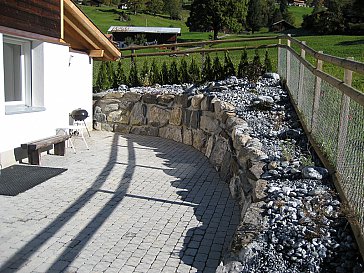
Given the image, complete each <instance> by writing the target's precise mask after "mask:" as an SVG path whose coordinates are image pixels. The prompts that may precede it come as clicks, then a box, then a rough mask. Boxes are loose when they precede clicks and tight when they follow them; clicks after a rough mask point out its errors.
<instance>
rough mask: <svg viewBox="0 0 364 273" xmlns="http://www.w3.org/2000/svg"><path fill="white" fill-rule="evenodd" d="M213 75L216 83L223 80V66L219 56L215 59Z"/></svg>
mask: <svg viewBox="0 0 364 273" xmlns="http://www.w3.org/2000/svg"><path fill="white" fill-rule="evenodd" d="M212 74H213V80H215V81H217V80H221V79H222V78H223V75H224V74H223V69H222V65H221V62H220V59H219V56H218V55H216V57H215V59H214V63H213V65H212Z"/></svg>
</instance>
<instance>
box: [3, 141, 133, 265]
mask: <svg viewBox="0 0 364 273" xmlns="http://www.w3.org/2000/svg"><path fill="white" fill-rule="evenodd" d="M119 138H120V135H117V134H115V135H114V136H113V141H112V145H111V147H110V155H109V160H108V162H107V163H106V165H105V167H104V168H103V170H102V171H101V172H100V174H99V175H98V176H97V177H96V179H95V180H94V182H93V184H92V185H91V186H90V187H89V188H88V189H87V190H86V191H85V192H84V193H83V194H81V195H80V196H79V197H78V198H77V200H76V201H74V202H73V203H72V204H71V205H70V206H69V207H68V208H67V209H66V210H65V211H63V212H62V213H60V214H59V215H58V216H57V217H56V219H54V220H53V221H52V222H51V223H50V224H48V225H47V226H46V227H45V228H44V229H43V230H42V231H41V232H39V233H38V234H37V235H36V236H34V238H33V239H32V240H30V241H29V242H28V243H27V244H25V245H24V246H23V247H22V248H21V249H19V250H18V251H17V252H16V253H15V254H14V255H13V256H12V257H10V258H9V259H8V260H7V261H6V262H5V263H4V264H2V265H1V267H0V272H16V271H17V270H18V269H19V268H20V267H21V266H22V265H24V264H25V263H26V262H27V261H28V259H29V258H30V257H31V256H32V254H34V252H36V251H37V250H39V249H40V248H41V247H42V245H44V244H45V243H46V242H47V241H48V240H49V239H50V238H51V237H52V236H54V235H55V234H56V233H57V232H58V231H60V230H61V229H62V227H64V226H65V225H66V224H67V223H68V222H69V221H70V220H71V219H72V218H73V217H74V216H75V215H76V214H77V213H78V212H79V211H80V210H81V209H82V208H83V207H84V206H85V205H86V204H87V203H88V202H89V201H90V200H91V199H92V198H93V197H94V196H95V195H96V194H97V193H98V192H99V191H100V189H101V187H102V186H103V184H104V183H105V182H106V180H107V178H108V177H109V175H110V173H111V171H112V169H113V168H114V166H115V164H116V159H117V154H118V141H119ZM127 142H128V163H129V164H128V166H127V168H126V170H125V172H124V175H123V177H122V178H121V179H120V182H119V185H118V190H117V191H116V192H115V194H114V196H113V197H112V198H111V199H110V200H109V201H108V202H107V204H106V205H104V206H103V207H102V208H101V210H100V211H99V212H98V213H97V214H96V215H95V216H94V218H93V219H92V220H91V221H90V222H89V223H88V224H87V225H86V227H85V228H83V229H82V231H81V232H79V234H78V235H77V236H76V237H75V238H74V239H73V240H72V243H71V244H69V245H68V246H67V247H66V248H65V249H64V251H63V252H62V254H61V255H60V256H59V257H58V258H57V260H56V261H55V262H54V263H53V264H52V266H51V267H50V268H49V269H48V270H47V272H50V271H52V272H54V271H57V270H58V269H59V264H60V263H62V267H63V268H67V267H68V266H69V265H70V264H71V263H72V261H73V260H74V259H75V258H76V256H77V255H78V254H79V253H80V251H81V250H82V249H83V248H84V246H85V245H86V243H87V242H88V241H89V240H90V238H91V237H92V235H93V234H94V233H95V232H96V231H97V230H98V229H99V228H100V227H101V225H102V224H103V223H104V222H105V220H106V219H107V218H108V216H109V215H110V214H111V213H112V212H113V210H114V209H115V207H116V204H117V203H120V202H121V201H122V199H123V198H124V196H125V194H126V191H127V189H128V187H129V182H130V177H131V176H132V175H133V173H134V170H135V151H134V148H133V143H132V141H130V140H128V139H127Z"/></svg>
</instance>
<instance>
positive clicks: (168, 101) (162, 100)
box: [157, 94, 174, 107]
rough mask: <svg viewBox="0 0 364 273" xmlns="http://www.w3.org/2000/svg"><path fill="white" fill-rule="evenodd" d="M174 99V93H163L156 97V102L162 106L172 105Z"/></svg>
mask: <svg viewBox="0 0 364 273" xmlns="http://www.w3.org/2000/svg"><path fill="white" fill-rule="evenodd" d="M173 101H174V95H170V94H165V95H160V96H158V97H157V103H158V104H159V105H162V106H168V107H170V106H172V104H173Z"/></svg>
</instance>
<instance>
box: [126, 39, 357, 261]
mask: <svg viewBox="0 0 364 273" xmlns="http://www.w3.org/2000/svg"><path fill="white" fill-rule="evenodd" d="M270 40H278V44H264V45H261V46H235V47H219V48H217V47H216V48H211V47H210V48H207V47H205V46H206V45H215V44H221V43H239V42H249V41H270ZM282 40H284V41H287V44H286V45H284V44H282ZM291 44H294V45H296V46H298V48H299V49H300V50H301V51H300V52H299V53H297V52H296V51H295V50H294V48H293V47H292V46H291ZM192 46H199V48H190V49H185V50H180V49H179V48H181V47H192ZM152 48H159V49H161V48H163V49H167V48H173V49H174V50H171V51H169V52H147V53H139V54H137V53H136V51H137V50H142V49H152ZM259 48H278V73H279V74H280V76H281V79H282V80H284V81H285V82H286V87H287V88H288V90H289V94H290V97H291V100H292V102H293V105H294V106H295V108H296V112H297V113H298V116H299V117H300V120H301V122H302V124H303V127H304V129H305V131H306V134H307V136H308V138H309V140H310V142H311V144H312V146H313V147H314V149H315V151H316V153H317V154H318V156H319V157H320V159H321V161H322V162H323V163H324V165H325V167H326V168H328V169H329V171H330V173H331V175H332V177H333V180H334V183H335V186H336V188H337V190H338V193H339V195H340V198H341V199H342V200H343V201H344V203H345V204H347V206H348V208H349V210H348V211H351V212H352V213H350V214H348V215H347V218H348V220H349V222H350V224H351V227H352V230H353V232H354V235H355V237H356V240H357V242H358V245H359V249H360V252H361V254H362V256H363V257H364V206H363V204H364V94H363V93H362V92H359V91H358V90H356V89H355V88H353V87H352V86H351V82H352V73H353V72H356V73H359V74H361V75H364V64H363V63H361V62H357V61H355V60H352V59H343V58H338V57H334V56H331V55H327V54H324V53H323V52H317V51H315V50H314V49H312V48H310V47H309V46H307V45H306V44H305V42H301V41H298V40H296V39H294V38H292V37H291V36H289V35H281V36H272V37H254V38H245V39H232V40H218V41H201V42H187V43H176V44H163V45H149V46H133V47H129V48H125V49H122V51H128V50H131V54H127V55H123V56H122V57H121V58H131V59H132V60H134V58H135V57H147V56H165V55H171V54H173V55H184V54H194V53H200V54H202V56H203V57H202V58H203V59H204V54H205V53H209V52H219V51H236V50H244V49H259ZM306 54H309V55H311V56H312V57H313V58H314V59H315V62H316V65H315V66H313V65H312V64H311V63H310V62H308V61H307V60H306ZM324 62H327V63H330V64H333V65H335V66H337V67H340V68H343V69H344V72H345V73H344V74H345V75H344V78H343V79H337V78H335V77H333V76H331V75H329V74H327V73H325V72H324V71H323V63H324Z"/></svg>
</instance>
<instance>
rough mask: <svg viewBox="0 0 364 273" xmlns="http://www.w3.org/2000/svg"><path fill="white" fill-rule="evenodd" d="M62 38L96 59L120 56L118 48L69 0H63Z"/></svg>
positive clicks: (73, 47) (110, 58) (113, 58)
mask: <svg viewBox="0 0 364 273" xmlns="http://www.w3.org/2000/svg"><path fill="white" fill-rule="evenodd" d="M62 38H63V40H64V41H65V42H66V43H67V44H69V45H70V47H71V48H72V49H74V50H77V51H82V52H86V53H87V54H89V56H90V57H93V58H95V59H97V60H105V61H113V60H116V59H118V58H120V56H121V53H120V51H119V50H118V48H117V47H116V46H115V45H114V44H113V43H112V42H111V41H110V40H108V39H107V38H106V36H105V35H104V34H103V33H102V32H101V31H100V30H99V29H98V28H97V27H96V26H95V25H94V24H93V23H92V22H91V20H90V19H88V17H87V16H86V15H85V14H84V13H83V12H82V11H81V10H80V9H79V8H78V7H77V6H76V5H75V4H74V3H73V2H72V1H71V0H63V37H62Z"/></svg>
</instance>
